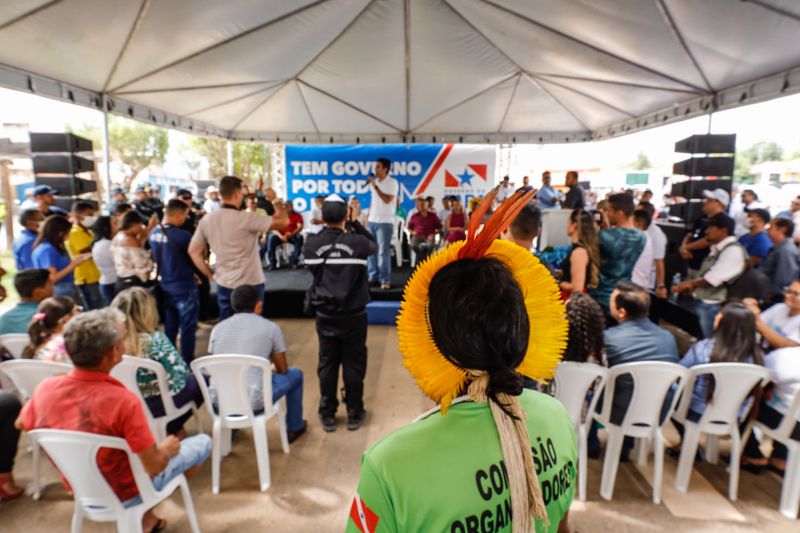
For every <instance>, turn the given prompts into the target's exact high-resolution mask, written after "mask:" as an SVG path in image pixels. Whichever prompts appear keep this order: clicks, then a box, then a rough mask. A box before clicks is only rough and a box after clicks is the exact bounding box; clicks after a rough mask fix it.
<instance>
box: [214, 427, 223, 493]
mask: <svg viewBox="0 0 800 533" xmlns="http://www.w3.org/2000/svg"><path fill="white" fill-rule="evenodd" d="M221 461H222V424H221V423H220V421H219V419H216V420H215V421H214V429H213V432H212V435H211V492H213V493H214V494H219V469H220V468H219V467H220V462H221Z"/></svg>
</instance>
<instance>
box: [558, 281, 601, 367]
mask: <svg viewBox="0 0 800 533" xmlns="http://www.w3.org/2000/svg"><path fill="white" fill-rule="evenodd" d="M567 320H568V322H569V337H568V338H567V349H566V350H564V361H574V362H576V363H602V362H603V359H604V358H605V350H606V348H605V340H604V338H603V326H604V325H605V317H604V316H603V309H602V308H601V307H600V304H598V303H597V302H595V301H594V300H593V299H592V298H591V297H590V296H589V295H588V294H583V293H577V294H573V295H572V298H570V300H569V301H568V302H567Z"/></svg>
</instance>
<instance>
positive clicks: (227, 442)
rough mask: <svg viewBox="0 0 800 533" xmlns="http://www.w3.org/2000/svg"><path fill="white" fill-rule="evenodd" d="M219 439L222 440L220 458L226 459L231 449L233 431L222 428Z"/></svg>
mask: <svg viewBox="0 0 800 533" xmlns="http://www.w3.org/2000/svg"><path fill="white" fill-rule="evenodd" d="M220 438H221V439H222V456H223V457H227V456H228V454H230V453H231V449H232V448H233V431H232V430H231V429H230V428H226V427H224V426H223V427H222V431H221V437H220Z"/></svg>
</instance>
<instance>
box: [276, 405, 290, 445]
mask: <svg viewBox="0 0 800 533" xmlns="http://www.w3.org/2000/svg"><path fill="white" fill-rule="evenodd" d="M278 432H279V433H280V434H281V447H282V448H283V453H289V430H288V429H287V428H286V409H284V408H283V406H282V405H281V404H280V403H279V404H278Z"/></svg>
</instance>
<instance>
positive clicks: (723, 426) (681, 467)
mask: <svg viewBox="0 0 800 533" xmlns="http://www.w3.org/2000/svg"><path fill="white" fill-rule="evenodd" d="M701 376H713V377H714V393H713V396H712V397H711V400H710V401H709V402H708V403H707V404H706V408H705V411H704V412H703V413H702V416H701V417H700V420H698V421H697V422H692V421H691V420H689V419H688V418H687V416H686V413H687V412H688V410H689V404H690V403H691V396H692V394H691V393H692V390H693V388H694V385H695V383H696V382H697V379H698V378H699V377H701ZM767 381H769V370H767V369H766V368H764V367H763V366H758V365H751V364H747V363H710V364H705V365H697V366H694V367H692V368H691V369H689V378H688V379H687V382H686V386H685V388H684V391H685V392H684V395H683V398H682V399H681V403H680V405H679V407H678V409H677V411H676V412H675V415H674V417H675V419H676V420H677V421H679V422H681V423H682V424H684V425H685V430H684V435H683V439H682V443H681V456H680V459H679V460H678V472H677V475H676V476H675V488H677V489H678V490H679V491H681V492H686V491H687V490H688V488H689V479H690V477H691V475H692V468H693V467H694V459H695V454H696V453H697V446H698V444H699V442H700V434H701V433H705V434H706V435H707V438H708V441H707V442H708V446H707V447H709V448H711V449H712V453H711V454H710V456H711V457H712V458H713V460H714V461H715V460H716V455H717V453H716V449H717V439H718V438H719V437H720V436H724V435H727V436H730V438H731V460H730V479H729V481H728V498H729V499H730V500H731V501H736V495H737V493H738V490H739V459H740V458H741V455H742V442H743V441H742V437H741V435H740V433H739V409H740V408H741V406H742V404H743V403H744V401H745V400H746V399H747V397H748V395H749V394H750V392H751V391H752V390H753V388H754V387H756V386H757V385H760V386H763V385H765V384H766V383H767Z"/></svg>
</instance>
